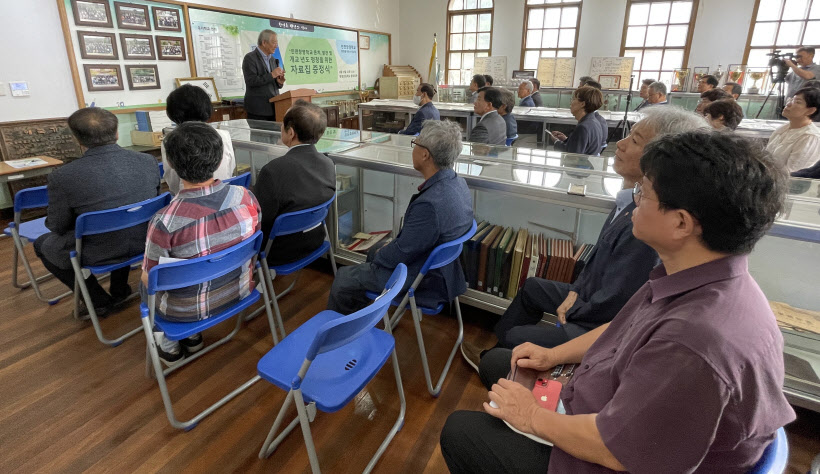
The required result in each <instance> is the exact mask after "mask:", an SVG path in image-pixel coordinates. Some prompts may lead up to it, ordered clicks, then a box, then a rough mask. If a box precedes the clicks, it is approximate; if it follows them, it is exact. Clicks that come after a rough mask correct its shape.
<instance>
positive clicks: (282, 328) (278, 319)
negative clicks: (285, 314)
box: [262, 259, 296, 339]
mask: <svg viewBox="0 0 820 474" xmlns="http://www.w3.org/2000/svg"><path fill="white" fill-rule="evenodd" d="M262 271H263V273H264V274H265V276H266V278H265V281H266V284H267V286H268V288H269V289H270V300H271V304H272V305H273V311H274V314H276V322H277V323H278V324H279V330H280V331H281V332H282V339H284V338H285V337H286V336H287V333H286V332H285V323H284V322H282V313H281V312H280V311H279V303H277V300H278V299H279V297H278V296H276V291H274V289H273V279H274V278H276V271H275V270H271V269H270V267H269V266H268V262H267V261H266V260H265V259H262ZM294 283H296V282H294Z"/></svg>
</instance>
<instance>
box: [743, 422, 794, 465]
mask: <svg viewBox="0 0 820 474" xmlns="http://www.w3.org/2000/svg"><path fill="white" fill-rule="evenodd" d="M788 463H789V442H788V440H787V439H786V430H784V429H783V428H779V429H778V430H777V435H776V436H775V438H774V441H772V442H771V444H769V445H768V446H766V449H765V450H764V451H763V456H761V457H760V460H759V461H757V464H755V465H754V467H752V470H751V471H749V474H782V473H783V472H784V471H785V470H786V466H787V465H788Z"/></svg>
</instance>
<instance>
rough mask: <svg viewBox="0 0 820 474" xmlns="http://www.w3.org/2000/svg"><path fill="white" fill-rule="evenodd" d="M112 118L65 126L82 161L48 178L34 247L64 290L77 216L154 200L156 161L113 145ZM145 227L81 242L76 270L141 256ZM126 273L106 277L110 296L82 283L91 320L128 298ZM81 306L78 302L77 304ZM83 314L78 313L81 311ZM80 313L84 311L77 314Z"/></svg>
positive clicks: (90, 111) (89, 114) (104, 115)
mask: <svg viewBox="0 0 820 474" xmlns="http://www.w3.org/2000/svg"><path fill="white" fill-rule="evenodd" d="M117 125H118V120H117V116H116V115H114V114H112V113H111V112H109V111H107V110H105V109H100V108H96V107H89V108H85V109H80V110H78V111H76V112H74V113H73V114H71V116H70V117H69V118H68V126H69V128H70V129H71V133H72V134H73V135H74V138H76V139H77V141H78V142H79V143H80V146H81V147H82V149H83V156H82V157H81V158H80V159H78V160H75V161H73V162H71V163H69V164H67V165H65V166H62V167H60V168H58V169H57V170H55V171H54V172H53V173H51V174H50V175H49V177H48V216H47V217H46V227H48V229H49V230H50V231H51V232H49V233H47V234H44V235H42V236H40V237H39V238H38V239H37V240H36V241H34V251H35V252H36V253H37V256H38V257H40V259H41V260H42V261H43V265H44V266H45V267H46V269H48V271H50V272H51V273H53V274H54V276H56V277H57V278H58V279H59V280H60V281H61V282H63V283H64V284H65V285H66V286H68V287H69V288H70V289H72V290H73V289H74V270H73V269H72V267H71V260H70V258H69V253H70V252H71V251H72V250H74V248H75V239H74V223H75V221H76V219H77V217H78V216H79V215H80V214H84V213H86V212H92V211H102V210H106V209H113V208H116V207H120V206H125V205H127V204H133V203H136V202H140V201H145V200H146V199H151V198H153V197H156V196H157V194H158V193H159V186H160V178H159V167H158V166H157V160H156V159H155V158H154V157H152V156H151V155H147V154H145V153H136V152H133V151H129V150H124V149H122V148H120V146H119V145H117V138H118V134H117ZM147 226H148V224H147V223H146V224H144V225H142V226H140V227H135V228H130V229H124V230H120V231H116V232H111V233H108V234H103V235H92V236H89V237H86V238H84V239H83V252H82V264H83V265H101V264H107V263H116V262H119V261H122V260H124V259H125V258H127V257H131V256H134V255H139V254H141V253H142V252H143V251H144V250H145V235H146V232H147ZM128 271H129V268H127V267H126V268H122V269H119V270H115V271H113V272H111V286H110V291H111V294H108V293H107V292H106V291H105V290H104V289H103V288H102V287H101V286H100V284H99V283H98V282H97V279H96V278H95V277H94V276H93V275H91V276H89V277H88V278H86V280H85V283H86V286H87V287H88V291H89V293H90V295H91V300H92V301H93V303H94V308H95V309H96V312H97V316H104V315H105V314H106V313H107V312H108V311H109V310H110V308H111V306H112V305H114V304H116V303H118V302H120V301H122V300H124V299H125V298H126V297H127V296H128V295H129V294H131V288H130V287H129V286H128ZM80 301H81V305H84V301H83V299H82V298H81V299H80ZM81 309H83V308H81ZM83 312H84V309H83Z"/></svg>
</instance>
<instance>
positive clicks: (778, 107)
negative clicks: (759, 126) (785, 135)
mask: <svg viewBox="0 0 820 474" xmlns="http://www.w3.org/2000/svg"><path fill="white" fill-rule="evenodd" d="M783 84H784V83H783V82H775V83H774V84H772V88H771V89H769V93H768V94H766V98H765V99H763V104H762V105H761V106H760V110H758V111H757V115H755V119H757V118H759V117H760V113H761V112H763V108H764V107H766V102H768V101H769V97H771V95H772V92H774V90H775V89H777V105H776V106H775V109H774V111H775V118H779V117H780V115H781V113H783V107H785V103H784V102H785V97H786V96H785V94H783Z"/></svg>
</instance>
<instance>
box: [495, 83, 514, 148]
mask: <svg viewBox="0 0 820 474" xmlns="http://www.w3.org/2000/svg"><path fill="white" fill-rule="evenodd" d="M501 102H502V104H501V107H499V108H498V115H500V116H501V117H502V118H503V119H504V122H506V124H507V138H508V139H510V138H515V137H516V136H518V122H517V121H516V120H515V117H513V114H512V111H513V108H514V107H515V96H514V95H513V93H512V91H508V90H507V89H502V90H501Z"/></svg>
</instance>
